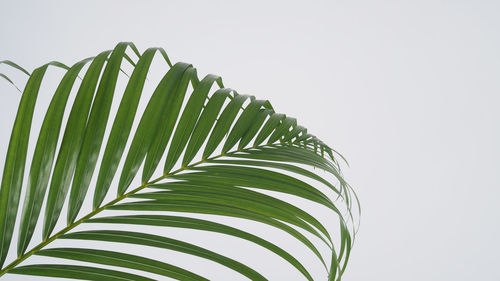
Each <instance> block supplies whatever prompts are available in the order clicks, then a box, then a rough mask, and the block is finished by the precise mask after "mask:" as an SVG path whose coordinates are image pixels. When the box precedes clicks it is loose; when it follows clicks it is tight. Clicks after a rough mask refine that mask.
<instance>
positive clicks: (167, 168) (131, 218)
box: [0, 43, 359, 280]
mask: <svg viewBox="0 0 500 281" xmlns="http://www.w3.org/2000/svg"><path fill="white" fill-rule="evenodd" d="M129 49H130V50H132V51H133V52H134V53H135V55H136V56H137V57H138V60H137V62H134V61H133V60H132V59H131V58H130V57H129V56H128V55H127V54H126V52H127V50H129ZM158 53H159V54H161V55H162V57H163V59H164V60H165V61H166V62H167V64H168V66H169V67H170V69H169V70H168V71H167V73H166V74H164V76H163V78H162V79H161V81H160V82H159V84H158V85H157V87H156V89H155V90H154V92H153V94H152V96H151V97H150V99H149V102H148V103H147V106H146V108H145V109H144V111H143V112H140V113H138V108H139V102H140V99H141V95H142V94H143V89H144V86H145V83H146V80H147V76H148V72H149V70H150V66H151V64H152V61H153V59H154V56H155V54H158ZM124 59H125V61H126V62H127V63H130V64H131V65H132V68H133V71H132V73H131V75H130V76H128V75H127V77H128V79H127V85H126V88H125V90H124V91H123V93H122V95H121V101H120V103H119V105H118V109H117V111H116V114H112V113H113V111H112V103H113V98H114V95H115V94H118V91H117V83H118V78H119V76H120V72H123V70H122V63H126V62H125V61H124ZM2 63H3V64H6V65H8V66H10V67H13V68H15V69H17V70H20V71H22V72H24V73H26V74H28V76H29V79H28V81H27V83H26V86H25V87H24V90H23V91H22V97H21V101H20V104H19V107H18V111H17V116H16V119H15V123H14V127H13V129H12V133H11V137H10V143H9V147H8V152H7V156H6V160H5V168H4V172H3V177H2V183H1V190H0V267H1V271H0V276H2V275H4V274H6V273H8V274H25V275H36V276H52V277H63V278H74V279H84V280H150V279H149V278H146V277H141V276H139V275H136V274H132V273H128V272H126V271H123V270H124V269H134V270H140V271H145V272H150V273H154V274H158V275H162V276H167V277H171V278H174V279H178V280H206V279H205V278H204V277H202V276H200V275H198V274H196V273H194V272H191V271H190V270H192V269H183V268H180V267H177V266H175V265H171V264H168V263H166V262H165V261H159V260H153V259H151V258H149V257H147V256H137V255H132V254H129V253H126V250H127V248H126V247H123V248H121V250H122V251H123V252H116V251H110V250H106V249H91V248H85V244H78V245H83V246H82V247H80V248H50V247H48V246H50V245H51V243H52V242H53V241H55V240H61V239H73V240H91V241H109V242H114V243H124V244H129V245H131V244H135V245H141V246H149V247H157V248H163V249H169V250H173V251H178V252H182V253H186V254H190V255H194V256H198V257H201V258H205V259H208V260H211V261H213V262H216V263H219V264H221V265H223V266H226V267H228V268H230V269H232V270H234V271H236V272H238V273H240V274H242V275H243V276H246V277H248V278H249V279H251V280H267V279H266V278H265V277H264V276H265V273H259V272H257V271H255V270H254V269H252V268H250V267H249V266H247V265H245V264H243V263H241V262H238V261H236V260H234V259H231V258H229V257H226V256H224V255H221V254H218V253H216V252H213V251H210V250H208V249H205V248H202V247H200V246H198V245H194V244H191V243H187V242H184V241H180V240H176V239H172V238H168V237H164V236H158V235H154V234H150V233H142V232H133V231H123V230H105V229H103V230H92V231H89V230H86V231H81V230H79V229H78V226H79V225H82V224H89V225H90V224H92V225H94V226H98V225H103V224H104V225H108V226H109V225H114V224H120V225H136V226H143V227H147V226H160V227H175V228H183V229H196V230H202V231H209V232H216V233H223V234H226V235H230V236H234V237H238V238H241V239H244V240H247V241H250V242H252V243H255V244H257V245H259V246H261V247H263V248H266V249H268V250H269V251H270V254H272V253H274V254H276V255H278V256H279V257H281V258H283V259H284V260H285V261H287V262H288V263H290V264H291V265H292V266H293V267H295V268H296V269H297V274H302V275H303V277H305V278H306V279H308V280H312V277H311V275H310V274H309V272H308V271H307V269H306V268H305V267H304V266H303V265H302V263H301V262H300V260H299V257H294V256H292V255H291V254H290V253H288V252H287V251H286V250H284V249H282V248H280V247H278V246H277V245H275V244H273V243H271V242H269V241H267V240H266V239H265V238H263V237H260V236H258V235H255V234H252V233H249V232H247V231H243V230H240V229H237V228H235V227H232V226H229V225H224V224H221V223H218V222H214V221H210V220H209V219H200V218H193V217H189V215H190V214H210V215H218V216H227V217H236V218H240V219H246V220H252V221H256V222H260V223H264V224H267V225H270V226H272V227H274V228H276V229H279V230H282V231H284V232H286V233H287V234H289V235H291V236H292V237H293V238H295V239H297V240H298V241H300V243H302V244H304V245H305V246H306V247H307V248H309V249H310V250H311V251H312V252H313V253H314V255H315V256H316V257H317V258H318V262H320V263H321V264H322V265H324V267H325V269H326V270H327V272H328V273H329V274H328V276H329V280H340V279H341V276H342V274H343V273H344V271H345V269H346V265H347V261H348V259H349V255H350V251H351V247H352V244H353V241H354V235H355V231H356V227H357V224H356V222H355V221H356V219H357V218H358V215H359V214H353V212H354V211H356V210H359V202H358V201H357V198H356V195H355V193H354V192H353V191H352V188H351V187H350V186H349V185H348V184H347V183H346V182H345V180H344V179H343V176H342V173H341V171H340V165H339V162H338V161H337V157H339V158H340V159H342V160H345V159H343V157H342V156H341V155H339V154H338V153H337V152H336V151H334V150H333V149H331V148H330V147H329V146H328V145H326V144H324V143H323V142H322V141H321V140H319V139H318V138H316V137H315V136H313V135H311V134H308V133H307V129H305V128H304V127H302V126H299V125H297V121H296V119H295V118H291V117H288V116H286V115H284V114H280V113H275V112H274V109H273V107H272V106H271V104H270V103H269V102H268V101H266V100H258V99H256V98H255V97H253V96H246V95H240V94H238V93H237V92H236V91H234V90H232V89H230V88H225V87H224V85H223V83H222V79H221V78H220V77H218V76H216V75H207V76H205V77H204V78H203V79H201V80H199V79H198V76H197V72H196V69H195V68H194V67H193V66H192V65H190V64H186V63H176V64H173V65H172V64H171V63H170V60H169V58H168V56H167V55H166V53H165V51H164V50H163V49H159V48H150V49H147V50H146V51H145V52H144V53H143V54H142V55H141V54H140V53H139V51H138V50H137V48H136V47H135V46H134V45H133V44H132V43H119V44H118V45H117V46H116V47H115V49H113V50H110V51H104V52H102V53H100V54H98V55H97V56H96V57H92V58H88V59H84V60H82V61H80V62H77V63H75V64H74V65H73V66H71V67H67V66H65V65H63V64H61V63H58V62H51V63H48V64H46V65H43V66H41V67H39V68H37V69H35V70H34V71H33V72H32V73H31V74H30V73H29V72H27V71H26V70H24V69H23V68H21V67H20V66H18V65H17V64H15V63H13V62H10V61H2V62H0V64H2ZM51 65H52V66H56V67H61V68H63V69H65V71H66V73H65V75H64V77H63V78H62V80H61V81H60V82H59V84H58V87H57V89H56V91H55V93H54V94H53V97H52V101H51V103H50V105H49V107H48V108H47V110H46V114H45V117H44V119H43V123H42V126H41V129H40V131H39V134H38V136H37V142H36V146H35V148H34V153H33V156H32V159H31V162H28V163H29V164H30V170H29V174H28V181H27V184H26V186H25V187H23V178H24V176H25V171H24V169H25V166H26V164H27V163H26V158H27V157H28V144H29V139H30V132H31V127H32V126H31V123H32V119H33V113H34V109H35V105H36V101H37V96H38V93H39V90H40V86H41V83H42V81H43V80H44V76H45V73H46V72H47V69H48V67H49V66H51ZM84 69H86V70H85V71H84ZM82 72H85V73H84V74H82ZM80 76H83V77H82V78H81V77H80ZM1 77H3V78H5V79H6V80H7V81H8V82H9V83H12V84H14V83H13V82H12V80H11V79H9V77H7V76H6V75H4V74H1ZM78 79H81V83H76V81H78ZM75 85H78V86H75ZM214 87H215V90H214V91H213V93H211V90H212V88H214ZM74 88H76V89H75V90H76V91H75V92H76V96H75V98H74V99H69V97H70V94H71V92H72V90H73V89H74ZM190 89H192V90H190ZM190 92H191V93H190ZM69 100H71V101H72V104H68V101H69ZM67 110H69V115H68V117H67V120H65V119H64V113H65V111H67ZM110 115H111V116H110ZM110 117H111V118H112V120H113V121H112V122H111V124H112V125H111V128H110V129H109V128H108V131H109V136H108V137H107V139H106V138H105V133H106V129H107V128H106V126H107V123H108V119H110ZM64 121H65V122H64ZM134 122H136V123H137V126H136V128H135V129H134V130H133V129H132V128H133V124H134ZM62 130H64V132H62ZM61 133H62V134H61ZM252 140H254V142H253V144H252V145H250V143H252ZM127 143H130V145H129V146H128V150H127V151H126V148H127ZM203 146H204V148H203ZM103 147H104V149H102V148H103ZM125 151H126V152H125ZM100 154H102V157H101V158H100V157H99V155H100ZM164 155H166V160H165V162H164V164H163V173H162V175H161V176H159V177H157V178H153V175H154V174H155V172H156V171H157V169H158V166H159V165H160V162H161V159H162V157H163V156H164ZM200 156H201V157H200ZM198 158H199V159H198ZM99 159H101V161H100V162H99V161H98V160H99ZM195 159H197V160H195ZM120 162H123V165H122V166H120V165H119V164H120ZM119 166H120V167H121V168H120V169H119ZM141 167H142V175H141V182H142V184H141V185H140V186H135V187H131V185H132V183H133V182H134V179H135V178H136V177H137V176H138V175H137V173H138V172H139V170H140V169H141ZM176 167H177V168H176ZM312 169H314V170H312ZM318 170H324V171H326V173H327V174H330V176H331V177H332V178H334V179H335V180H334V181H332V180H327V179H326V178H325V176H323V175H322V174H320V173H317V171H318ZM118 174H119V177H118ZM93 177H96V184H95V187H93V188H92V187H91V181H92V178H93ZM115 178H116V179H118V185H117V195H116V197H115V198H114V199H113V200H111V201H109V202H105V199H106V196H108V197H109V196H110V195H109V193H110V192H109V191H110V189H111V187H112V182H113V179H115ZM303 179H307V180H303ZM317 185H323V186H325V187H327V188H328V189H329V190H328V191H329V192H328V193H330V196H328V195H327V193H325V192H324V191H322V190H321V189H319V188H317ZM23 188H25V194H26V195H25V196H24V198H21V194H22V189H23ZM89 189H90V191H92V192H89ZM268 191H272V192H274V193H272V194H287V195H292V196H295V197H299V198H302V199H306V200H309V201H311V202H313V203H314V204H319V205H322V206H324V207H326V208H328V209H329V210H330V211H331V212H332V214H334V215H335V216H337V217H338V222H339V229H340V230H339V231H338V232H336V233H335V234H334V232H332V231H329V230H328V229H327V227H325V226H324V225H323V223H322V222H320V221H319V220H318V219H317V218H315V217H314V216H312V215H311V213H310V212H309V211H308V210H303V209H301V208H299V207H297V206H295V205H293V204H291V203H289V202H286V201H285V200H283V199H280V198H278V197H279V196H274V195H273V196H271V195H269V194H270V193H269V192H268ZM91 194H93V198H92V199H90V200H91V202H92V204H93V209H92V210H91V211H90V212H87V213H85V212H84V210H85V209H84V208H83V209H82V206H83V203H84V201H85V200H86V199H87V198H88V197H90V196H91ZM332 195H333V196H332ZM332 198H335V200H333V199H332ZM44 203H45V209H44V214H43V215H42V216H40V214H41V212H42V206H43V205H44ZM65 204H67V205H68V211H67V212H66V222H67V225H66V226H65V227H63V228H62V229H60V230H59V231H57V232H56V231H55V229H56V224H57V223H58V222H59V221H60V220H61V219H62V218H61V215H62V214H63V213H64V212H63V211H62V210H63V205H65ZM19 209H20V210H22V211H21V212H20V213H19V214H18V210H19ZM116 210H119V211H118V213H117V211H116ZM120 210H122V211H123V210H127V211H128V212H133V213H136V214H133V215H123V212H120ZM144 211H149V213H147V214H145V213H144ZM151 212H152V214H151ZM165 212H176V213H185V214H186V216H173V215H165ZM110 214H114V215H110ZM117 214H118V215H117ZM98 215H99V216H98ZM16 221H18V224H19V231H18V233H17V235H15V234H16V232H15V231H14V227H15V225H16V224H15V222H16ZM42 221H43V222H42ZM37 225H41V226H42V237H41V238H42V239H41V242H40V243H39V244H38V245H36V246H34V247H33V248H31V249H30V250H28V246H29V245H30V242H32V240H33V238H34V234H35V228H36V226H37ZM299 230H300V231H299ZM304 232H306V233H309V234H310V235H313V236H315V237H317V238H318V239H319V241H322V243H323V244H324V245H321V247H327V249H328V250H329V252H330V254H331V255H329V256H327V257H324V256H323V255H322V254H321V253H320V250H319V249H318V248H317V245H315V244H314V243H313V242H312V241H311V240H310V239H309V238H307V237H306V236H305V235H304V234H303V233H304ZM13 241H17V249H16V250H17V255H18V257H17V258H16V259H14V260H13V261H11V263H10V264H7V265H5V262H6V259H7V254H8V253H9V250H12V249H11V248H12V247H11V244H12V243H11V242H13ZM334 241H335V242H334ZM32 255H38V256H47V257H55V258H59V259H64V260H67V261H71V260H73V261H80V262H87V263H90V264H93V265H91V266H81V265H71V264H60V263H58V264H37V265H22V262H23V261H25V260H26V259H28V258H29V257H30V256H32ZM104 265H105V266H114V267H115V268H116V269H108V268H105V267H102V266H104ZM2 266H3V267H2Z"/></svg>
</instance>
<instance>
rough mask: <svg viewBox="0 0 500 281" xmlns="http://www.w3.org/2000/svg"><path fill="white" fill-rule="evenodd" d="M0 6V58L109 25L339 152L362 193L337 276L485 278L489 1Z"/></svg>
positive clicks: (496, 69)
mask: <svg viewBox="0 0 500 281" xmlns="http://www.w3.org/2000/svg"><path fill="white" fill-rule="evenodd" d="M167 2H168V3H167ZM0 10H1V11H2V17H0V38H1V39H0V40H1V41H0V42H1V43H0V59H10V60H13V61H15V62H17V63H19V64H20V65H23V66H25V67H26V68H28V69H30V70H32V69H33V68H34V67H36V66H39V65H41V64H43V63H46V62H48V61H50V60H59V61H62V62H65V63H68V64H72V63H74V62H76V61H77V60H79V59H82V58H84V57H88V56H92V55H96V54H97V53H98V52H100V51H102V50H105V49H110V48H113V47H114V45H115V44H116V43H117V42H119V41H133V42H134V43H136V45H137V46H138V47H139V49H140V50H141V51H143V50H145V49H146V48H147V47H152V46H160V47H164V48H165V49H166V50H167V52H168V53H169V55H170V56H171V58H172V60H173V61H185V62H190V63H193V64H194V65H195V66H196V67H197V68H198V70H199V73H201V74H206V73H215V74H219V75H221V76H222V77H223V79H224V82H225V84H226V86H229V87H232V88H235V89H237V90H239V92H240V93H244V94H252V95H256V96H257V97H259V98H267V99H269V100H270V101H271V102H272V103H273V105H274V107H275V109H277V111H280V112H283V113H287V114H289V115H291V116H294V117H296V118H297V119H298V120H299V122H300V123H301V124H302V125H304V126H306V127H307V128H308V129H309V131H310V132H312V133H313V134H315V135H317V136H318V137H320V138H322V139H323V140H324V141H325V142H326V143H328V144H330V145H331V146H333V147H334V148H336V149H338V150H339V151H340V152H342V153H343V154H344V155H345V156H346V157H347V158H348V160H349V162H350V164H351V167H350V168H348V169H346V170H345V174H346V176H347V180H348V181H349V182H350V183H351V184H352V185H353V186H354V188H355V189H356V191H357V192H358V194H359V197H360V199H361V202H362V208H363V214H362V222H361V229H360V232H359V235H358V238H357V243H356V245H355V248H354V250H353V253H352V258H351V261H350V264H349V267H348V271H347V273H346V275H345V279H344V280H347V281H357V280H359V281H364V280H384V281H396V280H398V281H399V280H408V281H417V280H418V281H420V280H428V281H443V280H450V281H451V280H453V281H462V280H463V281H465V280H481V281H494V280H500V268H499V267H498V265H497V262H498V261H499V260H500V243H499V241H498V237H500V225H499V220H498V218H499V215H500V207H499V204H498V200H499V199H498V198H500V180H499V173H498V170H499V168H500V163H499V160H498V159H500V149H499V147H498V144H499V143H500V130H499V121H500V113H499V110H498V107H499V104H500V80H499V77H500V52H499V50H500V35H499V34H500V17H499V14H500V2H498V1H458V0H457V1H424V0H420V1H300V2H293V1H283V2H278V1H273V2H272V3H271V1H226V2H224V1H197V2H196V1H117V0H106V1H102V0H101V1H78V2H77V1H21V0H16V1H2V2H1V3H0ZM0 71H1V72H7V68H5V67H3V66H2V68H1V69H0ZM0 91H1V92H2V97H3V101H2V104H3V105H1V107H0V108H1V111H2V113H1V120H2V121H1V129H2V132H4V133H3V134H2V142H1V144H2V146H3V147H5V146H6V144H7V143H8V136H9V134H10V128H11V126H12V125H11V124H12V121H13V119H14V110H13V109H12V108H13V107H14V106H15V104H17V102H18V100H17V96H16V95H18V94H17V92H16V91H15V90H13V89H12V87H10V86H9V85H8V84H7V83H6V82H5V81H3V80H1V81H0ZM1 152H2V155H4V153H5V148H2V151H1ZM2 157H3V156H2ZM2 162H3V160H2ZM276 274H277V275H276V276H281V275H280V273H279V272H277V273H276ZM292 276H293V275H292ZM298 277H300V276H298ZM16 278H20V277H17V276H8V278H6V280H22V279H16ZM228 278H229V277H228ZM287 278H288V277H287ZM24 280H26V279H24ZM221 280H222V279H221ZM224 280H230V279H224ZM272 280H273V279H272ZM282 280H285V279H282ZM287 280H292V279H287ZM297 280H301V279H297Z"/></svg>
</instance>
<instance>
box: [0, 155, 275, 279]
mask: <svg viewBox="0 0 500 281" xmlns="http://www.w3.org/2000/svg"><path fill="white" fill-rule="evenodd" d="M262 146H268V145H262ZM252 148H254V147H251V148H246V149H239V150H235V151H232V152H227V153H222V154H219V155H216V156H214V157H210V158H206V159H202V160H200V161H198V162H196V163H193V164H191V165H188V166H183V167H181V168H179V169H177V170H175V171H173V172H171V173H167V174H164V175H162V176H161V177H158V178H156V179H154V180H152V181H149V182H146V183H143V184H142V185H141V186H139V187H137V188H135V189H133V190H131V191H129V192H127V193H125V194H122V195H119V196H118V197H116V198H115V199H113V200H112V201H110V202H108V203H107V204H105V205H103V206H101V207H99V208H96V209H94V210H93V211H92V212H90V213H88V214H87V215H85V216H84V217H82V218H81V219H79V220H78V221H75V222H73V223H71V224H69V225H67V226H66V227H65V228H63V229H62V230H60V231H59V232H57V233H56V234H54V235H52V236H50V237H49V238H47V239H45V240H43V241H42V242H40V243H39V244H38V245H36V246H35V247H33V248H32V249H31V250H29V251H27V252H26V253H24V254H23V255H21V256H19V257H18V258H17V259H15V260H14V261H12V262H11V263H10V264H9V265H7V266H6V267H4V268H3V269H2V270H1V271H0V277H1V276H3V275H4V274H6V273H8V272H9V271H10V270H12V269H14V268H15V267H16V266H17V265H19V264H20V263H21V262H23V261H24V260H26V259H27V258H29V257H30V256H32V255H34V254H36V253H37V252H38V251H40V250H41V249H43V248H44V247H45V246H47V245H49V244H50V243H51V242H52V241H54V240H56V239H57V238H59V237H61V236H62V235H64V234H66V233H67V232H69V231H70V230H72V229H73V228H75V227H77V226H78V225H80V224H82V223H84V222H86V221H87V220H89V219H91V218H92V217H94V216H95V215H97V214H99V213H100V212H102V211H104V210H106V209H107V208H108V207H111V206H113V205H115V204H117V203H118V202H120V201H122V200H123V199H126V198H127V197H129V196H130V195H133V194H135V193H137V192H139V191H141V190H143V189H144V188H146V187H148V186H150V185H152V184H155V183H157V182H159V181H161V180H163V179H166V178H167V177H169V176H172V175H175V174H177V173H180V172H182V171H184V170H189V169H190V168H193V167H195V166H197V165H200V164H203V163H205V162H207V161H209V160H215V159H217V158H220V157H223V156H227V155H231V154H234V153H236V152H243V151H245V150H248V149H252Z"/></svg>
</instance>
